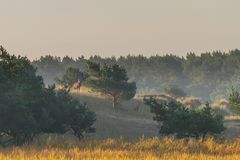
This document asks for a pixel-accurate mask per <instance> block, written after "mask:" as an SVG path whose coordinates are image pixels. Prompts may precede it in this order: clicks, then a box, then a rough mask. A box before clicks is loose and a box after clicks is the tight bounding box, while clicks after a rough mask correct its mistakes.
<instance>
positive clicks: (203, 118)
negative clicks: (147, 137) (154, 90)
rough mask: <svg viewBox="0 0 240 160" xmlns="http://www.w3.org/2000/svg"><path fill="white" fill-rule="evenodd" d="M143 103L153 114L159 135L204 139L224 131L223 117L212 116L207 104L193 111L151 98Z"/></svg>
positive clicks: (172, 102) (171, 102) (173, 102)
mask: <svg viewBox="0 0 240 160" xmlns="http://www.w3.org/2000/svg"><path fill="white" fill-rule="evenodd" d="M144 101H145V104H146V105H148V106H150V108H151V112H152V113H154V114H155V116H154V120H156V121H157V122H159V125H160V130H159V133H160V134H161V135H176V136H177V137H180V138H181V137H195V138H197V139H198V138H199V137H202V139H204V138H205V136H206V135H207V134H218V133H221V132H222V131H223V130H224V127H223V117H222V116H220V115H216V114H214V113H213V111H212V109H211V107H210V106H209V105H208V104H206V106H205V107H204V108H202V109H199V110H193V109H189V108H187V107H185V106H183V105H182V104H181V103H179V102H175V101H170V102H166V101H161V102H158V101H157V100H156V99H153V98H149V99H145V100H144Z"/></svg>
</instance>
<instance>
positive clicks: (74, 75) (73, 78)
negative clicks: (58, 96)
mask: <svg viewBox="0 0 240 160" xmlns="http://www.w3.org/2000/svg"><path fill="white" fill-rule="evenodd" d="M85 78H86V74H84V73H83V72H81V71H80V70H79V69H78V68H73V67H69V68H67V69H66V71H65V73H64V75H63V76H62V78H60V79H56V80H57V82H58V83H59V84H61V85H64V86H67V87H69V86H71V85H73V84H74V83H75V82H77V81H81V82H82V81H84V80H85Z"/></svg>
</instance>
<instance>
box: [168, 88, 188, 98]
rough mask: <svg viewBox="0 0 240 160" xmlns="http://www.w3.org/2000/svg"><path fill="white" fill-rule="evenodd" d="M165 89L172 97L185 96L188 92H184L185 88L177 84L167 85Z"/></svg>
mask: <svg viewBox="0 0 240 160" xmlns="http://www.w3.org/2000/svg"><path fill="white" fill-rule="evenodd" d="M164 91H165V92H166V93H167V94H169V95H170V96H172V97H175V98H178V97H185V96H186V95H187V94H186V93H185V92H184V90H183V89H181V88H180V87H178V86H177V85H167V86H166V87H165V88H164Z"/></svg>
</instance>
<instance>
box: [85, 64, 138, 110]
mask: <svg viewBox="0 0 240 160" xmlns="http://www.w3.org/2000/svg"><path fill="white" fill-rule="evenodd" d="M88 66H89V78H88V79H87V85H88V86H89V87H91V88H92V89H93V90H94V91H96V92H100V93H103V94H105V95H108V96H111V97H112V98H113V108H115V107H116V105H117V104H118V102H119V101H120V100H121V99H124V100H129V99H131V98H133V97H134V96H135V94H136V84H135V82H129V81H128V77H127V73H126V70H125V69H124V68H123V67H120V66H119V65H117V64H114V65H106V64H105V65H104V66H103V67H102V68H101V67H100V65H99V64H96V63H93V62H88Z"/></svg>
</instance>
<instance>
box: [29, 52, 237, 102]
mask: <svg viewBox="0 0 240 160" xmlns="http://www.w3.org/2000/svg"><path fill="white" fill-rule="evenodd" d="M88 60H89V61H92V62H95V63H100V65H101V66H103V65H104V64H108V65H112V64H118V65H119V66H121V67H124V68H125V69H126V70H127V75H128V77H129V80H131V81H135V82H136V85H137V88H138V90H137V93H138V94H146V93H147V94H149V93H152V94H156V93H159V92H163V91H164V88H165V86H167V85H176V86H179V87H181V88H182V89H184V91H185V92H186V93H187V94H188V95H194V96H197V97H202V98H203V99H204V100H207V101H209V100H210V99H211V100H214V99H217V98H228V94H229V93H230V88H231V86H232V85H233V86H234V87H238V84H239V83H237V82H238V81H239V80H238V79H239V78H237V77H239V75H240V74H239V71H238V70H239V67H240V66H239V65H240V51H239V50H237V49H236V50H231V51H229V52H228V53H224V52H221V51H215V52H212V53H210V52H207V53H202V54H201V55H196V54H194V53H189V54H187V56H186V57H178V56H174V55H165V56H159V55H156V56H151V57H145V56H142V55H138V56H134V55H129V56H126V57H123V56H120V57H119V58H116V57H111V58H102V57H100V56H91V57H90V58H88V59H86V58H84V57H83V56H82V57H79V58H77V59H72V58H70V57H64V58H63V59H61V58H59V57H51V56H46V57H41V58H40V59H39V60H36V61H34V62H33V63H32V64H33V65H34V66H36V67H37V68H38V74H39V75H42V76H43V78H44V80H45V82H46V83H47V84H51V83H54V78H55V77H59V76H60V75H63V74H64V72H65V70H66V68H68V67H74V68H79V69H80V70H81V71H87V70H88V67H87V66H88V65H87V61H88Z"/></svg>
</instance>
